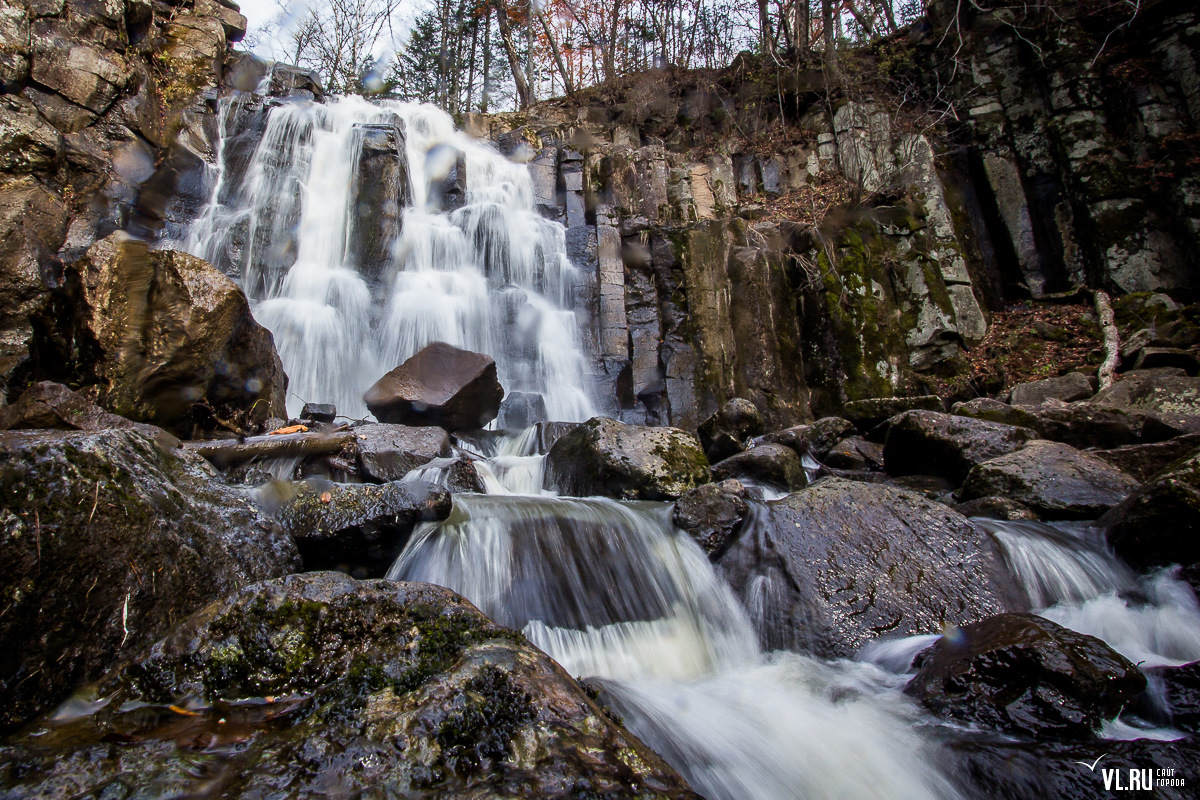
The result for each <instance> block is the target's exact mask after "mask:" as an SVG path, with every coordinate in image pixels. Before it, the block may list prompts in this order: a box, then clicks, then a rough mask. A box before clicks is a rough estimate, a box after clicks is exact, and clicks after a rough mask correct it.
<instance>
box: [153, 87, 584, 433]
mask: <svg viewBox="0 0 1200 800" xmlns="http://www.w3.org/2000/svg"><path fill="white" fill-rule="evenodd" d="M245 97H246V96H245V95H243V94H240V93H232V94H231V95H230V96H229V97H227V98H225V99H224V100H223V101H222V106H221V109H220V112H219V114H218V128H219V133H220V136H219V137H218V141H217V144H216V147H215V153H216V159H215V163H214V164H213V165H212V166H211V167H210V169H209V175H208V179H209V185H210V188H211V194H210V198H209V202H208V203H207V205H206V206H205V208H204V209H203V210H202V211H201V213H200V214H199V216H198V218H197V219H196V221H195V222H194V223H193V224H192V225H191V227H190V229H189V230H188V232H187V235H186V237H185V239H184V241H182V242H179V243H177V244H178V245H179V246H181V247H182V248H183V249H186V250H188V251H189V252H191V253H193V254H195V255H197V256H200V257H201V258H204V259H207V260H208V261H211V262H212V263H214V264H216V265H218V266H219V267H221V268H223V269H225V270H226V271H227V272H229V273H230V274H233V275H235V276H238V278H239V280H240V281H241V285H242V288H243V289H244V290H245V291H246V294H247V296H248V297H249V299H250V302H251V307H252V309H253V312H254V315H255V318H256V319H258V321H259V322H261V323H262V324H263V325H265V326H266V327H267V328H268V329H270V330H271V332H272V333H273V334H274V336H275V344H276V346H277V347H278V349H279V355H280V358H281V359H282V360H283V365H284V369H285V371H286V372H287V374H288V377H289V379H290V385H289V397H288V409H289V411H290V412H291V413H296V412H298V411H299V407H300V405H301V404H302V403H303V402H306V401H307V402H330V403H334V404H336V405H337V407H338V409H339V411H340V412H341V413H342V414H343V415H346V416H350V417H362V416H364V415H365V414H366V408H365V407H364V405H363V403H362V394H363V392H364V391H365V390H366V389H367V388H368V387H369V386H370V385H371V384H372V383H374V382H375V381H376V380H377V379H378V378H380V377H381V376H382V375H383V374H384V373H386V372H387V371H389V370H391V369H392V368H394V367H396V366H397V365H399V364H400V363H402V362H403V361H404V360H405V359H407V358H409V357H410V356H412V355H413V354H414V353H416V352H417V351H418V350H420V349H421V348H422V347H424V346H425V345H427V344H429V343H431V342H435V341H442V342H447V343H449V344H452V345H455V346H457V347H462V348H465V349H468V350H475V351H478V352H482V353H487V354H488V355H490V356H492V357H493V358H494V359H495V360H496V364H497V371H498V373H499V377H500V382H501V384H502V385H503V386H504V388H505V391H506V393H507V394H510V395H511V394H512V393H514V392H517V393H527V394H533V395H538V396H540V397H541V400H542V403H544V406H545V413H546V417H547V418H548V419H554V420H564V421H580V420H584V419H587V418H588V417H590V416H592V415H593V412H594V410H593V406H592V401H591V398H590V395H589V390H588V387H589V386H590V385H591V381H590V379H589V378H588V366H587V365H588V359H587V358H586V356H585V354H584V352H583V349H582V345H581V337H580V335H579V330H578V324H577V322H576V317H575V313H574V311H573V306H574V301H575V294H576V287H577V284H578V274H577V271H576V269H575V267H574V266H573V265H572V264H571V262H570V260H569V259H568V258H567V252H566V244H565V236H564V230H563V227H562V226H561V225H560V224H558V223H557V222H552V221H549V220H546V219H544V218H542V217H541V215H539V214H538V213H537V212H536V211H535V210H534V206H533V188H532V181H531V178H530V175H529V171H528V169H526V168H525V167H524V166H523V165H520V164H515V163H513V162H511V161H509V160H508V159H507V158H505V157H503V156H502V155H500V154H499V153H498V152H496V151H495V150H494V149H493V148H492V147H490V146H489V145H487V144H485V143H482V142H480V141H477V140H475V139H473V138H472V137H470V136H468V135H466V134H464V133H462V132H459V131H456V130H455V129H454V126H453V123H452V121H451V120H450V117H449V116H447V115H446V114H445V113H443V112H441V111H439V110H438V109H436V108H434V107H432V106H425V105H413V104H407V103H398V102H379V103H369V102H367V101H366V100H363V99H362V98H356V97H345V98H339V99H335V100H332V101H331V102H329V103H326V104H317V103H305V102H287V103H279V104H275V105H270V104H268V105H267V107H266V108H265V109H264V108H262V107H261V104H260V105H254V104H252V103H247V101H246V99H245ZM252 113H257V114H265V115H266V120H265V123H264V124H262V132H261V138H260V139H259V140H258V142H257V145H256V146H254V147H252V148H249V147H231V146H228V143H229V141H230V140H232V139H233V138H234V136H235V132H236V131H237V130H239V129H240V128H242V127H245V125H246V123H245V120H244V119H242V118H241V117H243V116H244V115H247V114H252Z"/></svg>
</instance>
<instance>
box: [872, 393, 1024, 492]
mask: <svg viewBox="0 0 1200 800" xmlns="http://www.w3.org/2000/svg"><path fill="white" fill-rule="evenodd" d="M1036 438H1037V433H1035V432H1034V431H1031V430H1029V429H1028V428H1018V427H1014V426H1012V425H1004V424H1001V423H998V422H988V421H986V420H980V419H973V418H971V417H962V416H956V415H953V414H943V413H940V412H936V411H909V412H907V413H905V414H901V415H900V416H898V417H895V418H894V419H892V420H891V423H890V424H889V426H888V432H887V440H886V441H885V443H884V447H883V461H884V466H885V467H886V468H887V471H888V474H889V475H938V476H940V477H943V478H946V479H947V480H949V481H953V482H954V483H961V482H962V481H963V480H964V479H965V478H966V477H967V473H969V472H970V471H971V469H972V468H973V467H976V466H978V465H979V464H982V463H983V462H985V461H988V460H990V459H993V458H996V457H997V456H1002V455H1004V454H1005V453H1011V452H1013V451H1014V450H1019V449H1020V448H1022V447H1024V446H1025V444H1026V442H1029V441H1032V440H1033V439H1036Z"/></svg>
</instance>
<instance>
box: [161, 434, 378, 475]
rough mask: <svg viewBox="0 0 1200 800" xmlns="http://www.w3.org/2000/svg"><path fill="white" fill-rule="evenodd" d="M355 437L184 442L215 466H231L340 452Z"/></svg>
mask: <svg viewBox="0 0 1200 800" xmlns="http://www.w3.org/2000/svg"><path fill="white" fill-rule="evenodd" d="M355 441H356V438H355V435H354V432H353V431H342V432H338V433H285V434H275V435H271V434H268V435H266V436H248V437H246V438H245V439H243V440H241V441H238V440H237V439H212V440H205V441H197V442H184V443H183V446H184V447H185V448H187V449H188V450H193V451H195V452H197V453H199V454H200V455H202V456H204V457H205V458H207V459H208V460H209V461H211V462H212V463H213V465H214V466H216V467H218V468H220V469H228V468H229V467H233V466H236V465H238V464H245V463H246V462H248V461H255V460H265V459H269V458H307V457H309V456H328V455H334V454H336V453H340V452H341V451H342V449H343V448H345V447H346V446H347V445H351V444H353V443H354V442H355Z"/></svg>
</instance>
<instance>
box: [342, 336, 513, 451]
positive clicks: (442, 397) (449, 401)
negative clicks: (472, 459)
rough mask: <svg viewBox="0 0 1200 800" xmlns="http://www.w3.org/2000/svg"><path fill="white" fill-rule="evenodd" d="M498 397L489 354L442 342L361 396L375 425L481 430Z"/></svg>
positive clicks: (499, 389) (496, 410)
mask: <svg viewBox="0 0 1200 800" xmlns="http://www.w3.org/2000/svg"><path fill="white" fill-rule="evenodd" d="M503 399H504V389H503V387H501V386H500V381H499V380H498V379H497V377H496V362H495V361H493V360H492V358H491V357H490V356H486V355H484V354H482V353H472V352H471V351H470V350H460V349H459V348H457V347H455V346H453V345H449V344H446V343H445V342H434V343H433V344H431V345H427V346H426V347H424V348H422V349H421V351H420V352H418V353H417V354H416V355H414V356H413V357H412V358H410V359H408V360H407V361H405V362H404V363H403V364H401V365H400V366H398V367H396V368H395V369H394V370H392V371H391V372H389V373H388V374H387V375H384V376H383V377H382V378H380V379H379V380H378V381H376V382H375V385H374V386H372V387H371V388H370V389H368V390H367V393H366V394H365V395H363V402H365V403H366V404H367V408H368V409H369V410H370V411H371V413H372V414H374V415H375V418H376V419H378V420H379V421H380V422H396V423H400V424H401V425H414V426H422V425H437V426H439V427H442V428H445V429H446V430H448V431H456V430H471V429H474V428H482V427H483V426H484V425H487V424H488V423H489V422H491V421H492V420H493V419H495V418H496V414H498V413H499V411H500V403H501V401H502V400H503Z"/></svg>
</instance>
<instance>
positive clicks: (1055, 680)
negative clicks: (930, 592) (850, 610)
mask: <svg viewBox="0 0 1200 800" xmlns="http://www.w3.org/2000/svg"><path fill="white" fill-rule="evenodd" d="M1145 686H1146V679H1145V677H1144V676H1143V675H1142V673H1140V672H1139V671H1138V669H1137V667H1135V666H1134V665H1133V664H1132V663H1130V662H1129V660H1128V659H1126V658H1125V657H1124V656H1122V655H1120V654H1119V653H1117V652H1116V651H1115V650H1113V649H1112V648H1111V647H1109V646H1108V645H1106V644H1105V643H1104V642H1102V641H1100V640H1099V639H1096V638H1095V637H1092V636H1088V635H1086V634H1082V633H1076V632H1075V631H1072V630H1069V629H1067V628H1064V627H1062V626H1061V625H1057V624H1055V623H1053V622H1050V621H1049V620H1047V619H1043V618H1042V617H1037V616H1034V615H1032V614H1002V615H1000V616H996V617H992V618H990V619H986V620H982V621H979V622H975V623H972V624H970V625H965V626H963V627H962V628H961V629H959V630H958V631H955V632H954V633H953V634H952V635H947V636H944V637H943V638H942V639H940V640H938V642H937V644H935V645H934V646H933V647H932V648H930V649H929V650H927V651H925V652H924V653H923V654H922V655H920V656H918V670H917V674H916V676H915V677H914V678H913V679H912V682H911V683H909V685H908V687H907V688H906V689H905V691H906V692H907V693H908V694H911V695H913V696H914V697H916V698H917V699H918V700H919V701H920V702H921V704H922V705H924V706H925V707H926V708H928V709H929V710H930V711H932V712H934V713H935V714H939V715H942V716H947V717H952V718H954V719H957V720H961V721H964V722H974V723H979V724H981V725H985V726H987V727H989V728H996V729H1000V730H1005V731H1010V732H1014V733H1024V734H1030V735H1034V736H1052V737H1090V736H1092V735H1093V734H1095V732H1096V731H1097V730H1099V728H1100V724H1101V723H1102V722H1103V721H1104V720H1107V719H1112V718H1113V717H1115V716H1116V715H1117V713H1118V712H1119V711H1120V710H1121V709H1122V708H1123V707H1124V706H1125V705H1126V704H1128V703H1129V702H1130V701H1131V700H1132V699H1133V698H1134V697H1135V696H1136V695H1137V694H1138V693H1139V692H1141V691H1142V690H1143V689H1144V688H1145Z"/></svg>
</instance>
